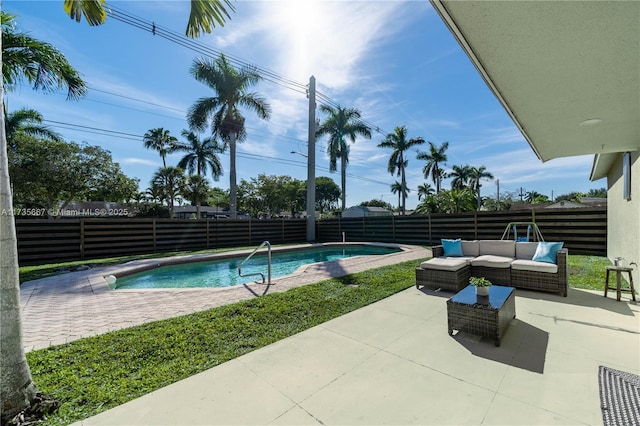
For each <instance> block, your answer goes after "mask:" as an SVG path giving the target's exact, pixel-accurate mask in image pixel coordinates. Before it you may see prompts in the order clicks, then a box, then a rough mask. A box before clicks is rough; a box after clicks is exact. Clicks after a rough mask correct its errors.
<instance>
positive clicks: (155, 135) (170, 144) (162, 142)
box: [142, 127, 178, 167]
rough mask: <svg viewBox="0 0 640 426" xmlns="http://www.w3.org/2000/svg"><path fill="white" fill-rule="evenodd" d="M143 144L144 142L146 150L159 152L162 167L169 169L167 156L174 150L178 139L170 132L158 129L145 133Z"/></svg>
mask: <svg viewBox="0 0 640 426" xmlns="http://www.w3.org/2000/svg"><path fill="white" fill-rule="evenodd" d="M142 142H144V147H145V148H148V149H153V150H155V151H158V154H160V157H162V167H167V161H166V158H167V154H169V153H170V152H172V151H173V150H174V148H175V145H176V143H177V142H178V139H177V138H176V137H175V136H173V135H171V132H169V130H165V129H163V128H162V127H158V128H156V129H151V130H149V131H148V132H147V133H145V134H144V137H143V138H142Z"/></svg>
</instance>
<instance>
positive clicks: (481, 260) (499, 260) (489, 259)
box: [471, 254, 513, 268]
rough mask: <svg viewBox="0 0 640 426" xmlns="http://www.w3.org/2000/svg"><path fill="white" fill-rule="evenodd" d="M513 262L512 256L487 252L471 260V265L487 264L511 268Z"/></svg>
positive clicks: (494, 266)
mask: <svg viewBox="0 0 640 426" xmlns="http://www.w3.org/2000/svg"><path fill="white" fill-rule="evenodd" d="M511 262H513V258H512V257H505V256H494V255H490V254H485V255H482V256H478V257H476V258H475V259H473V260H472V261H471V266H487V267H489V268H509V267H510V266H511Z"/></svg>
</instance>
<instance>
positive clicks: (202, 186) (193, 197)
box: [183, 175, 210, 219]
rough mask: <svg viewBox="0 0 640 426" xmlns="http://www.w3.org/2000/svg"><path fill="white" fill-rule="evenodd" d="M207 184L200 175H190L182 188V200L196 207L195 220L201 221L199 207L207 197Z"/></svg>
mask: <svg viewBox="0 0 640 426" xmlns="http://www.w3.org/2000/svg"><path fill="white" fill-rule="evenodd" d="M209 192H210V191H209V182H207V180H206V179H205V178H203V177H202V176H200V175H190V176H189V177H188V178H187V183H186V185H185V187H184V191H183V195H184V198H186V199H187V200H189V201H191V202H192V203H193V204H195V205H196V218H198V219H202V216H201V215H200V206H201V205H202V203H203V202H204V201H206V200H207V198H208V197H209Z"/></svg>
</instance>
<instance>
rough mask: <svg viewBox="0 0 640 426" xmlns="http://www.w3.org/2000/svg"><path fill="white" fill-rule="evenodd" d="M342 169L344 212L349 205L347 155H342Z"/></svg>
mask: <svg viewBox="0 0 640 426" xmlns="http://www.w3.org/2000/svg"><path fill="white" fill-rule="evenodd" d="M340 167H341V169H342V170H341V172H342V173H341V174H342V176H341V182H340V183H341V184H342V211H344V209H345V208H346V204H347V158H346V154H345V153H342V154H341V155H340Z"/></svg>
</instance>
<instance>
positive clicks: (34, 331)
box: [20, 243, 431, 351]
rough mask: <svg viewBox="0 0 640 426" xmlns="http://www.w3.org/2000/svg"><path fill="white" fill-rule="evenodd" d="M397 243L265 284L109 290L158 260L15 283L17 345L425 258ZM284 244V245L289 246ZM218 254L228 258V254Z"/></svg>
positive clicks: (59, 340)
mask: <svg viewBox="0 0 640 426" xmlns="http://www.w3.org/2000/svg"><path fill="white" fill-rule="evenodd" d="M352 244H355V243H352ZM309 246H310V244H303V245H299V246H297V247H301V248H302V247H304V248H308V247H309ZM398 247H401V248H403V251H402V252H399V253H395V254H391V255H385V256H367V257H357V258H348V259H342V260H339V261H332V262H325V263H321V264H313V265H309V266H307V267H306V268H301V269H299V270H298V271H296V273H295V274H293V275H289V276H287V277H282V278H275V279H272V283H271V286H267V285H263V284H249V285H238V286H234V287H227V288H201V289H162V290H115V291H114V290H112V289H111V288H109V286H108V285H107V283H106V281H105V279H104V276H106V275H117V274H119V273H122V272H123V271H124V270H129V269H132V268H135V269H140V268H145V267H147V268H148V267H149V266H150V265H155V264H158V263H160V262H162V261H163V259H159V258H156V259H145V260H138V261H133V262H128V263H126V264H123V265H119V266H109V267H100V268H92V269H89V270H86V271H77V272H69V273H64V274H60V275H55V276H51V277H47V278H42V279H39V280H34V281H29V282H25V283H23V284H22V286H21V287H20V304H21V308H22V318H23V321H22V326H23V344H24V347H25V350H26V351H31V350H35V349H42V348H46V347H48V346H51V345H59V344H63V343H68V342H71V341H74V340H77V339H80V338H83V337H89V336H95V335H99V334H104V333H106V332H109V331H114V330H119V329H122V328H126V327H132V326H135V325H140V324H144V323H148V322H152V321H157V320H162V319H167V318H173V317H176V316H180V315H186V314H190V313H193V312H198V311H203V310H206V309H210V308H213V307H216V306H221V305H225V304H229V303H234V302H238V301H240V300H245V299H250V298H253V297H258V296H260V295H263V294H266V293H273V292H281V291H286V290H288V289H290V288H293V287H298V286H302V285H306V284H311V283H315V282H318V281H322V280H324V279H327V278H331V277H338V276H343V275H347V274H351V273H355V272H361V271H364V270H367V269H371V268H377V267H379V266H385V265H391V264H395V263H398V262H404V261H407V260H414V259H423V258H427V257H429V256H431V252H430V251H429V250H427V249H425V248H423V247H420V246H410V245H404V244H399V245H398ZM287 248H288V249H290V248H291V246H289V247H287ZM276 249H279V247H277V248H276ZM250 252H251V250H243V251H239V252H238V253H242V254H244V255H246V254H248V253H250ZM219 255H220V256H228V255H229V252H224V253H219ZM196 257H203V256H202V255H199V256H196ZM209 257H210V256H209ZM182 258H184V257H172V258H170V259H171V260H172V261H175V260H176V259H182ZM167 259H168V258H167Z"/></svg>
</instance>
